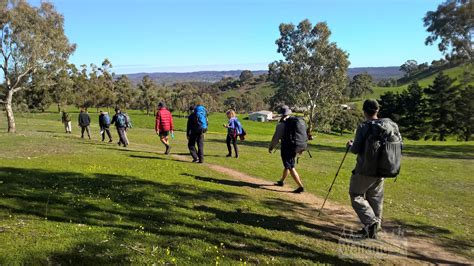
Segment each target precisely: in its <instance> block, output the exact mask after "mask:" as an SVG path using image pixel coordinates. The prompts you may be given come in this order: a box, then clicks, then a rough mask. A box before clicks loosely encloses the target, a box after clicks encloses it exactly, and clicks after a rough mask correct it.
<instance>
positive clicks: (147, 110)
mask: <svg viewBox="0 0 474 266" xmlns="http://www.w3.org/2000/svg"><path fill="white" fill-rule="evenodd" d="M146 115H147V116H148V115H150V108H149V107H147V108H146Z"/></svg>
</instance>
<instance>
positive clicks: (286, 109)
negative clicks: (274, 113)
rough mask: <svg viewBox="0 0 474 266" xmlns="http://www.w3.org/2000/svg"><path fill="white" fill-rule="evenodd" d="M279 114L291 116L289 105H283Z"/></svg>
mask: <svg viewBox="0 0 474 266" xmlns="http://www.w3.org/2000/svg"><path fill="white" fill-rule="evenodd" d="M279 113H280V114H281V115H284V116H287V115H291V110H290V107H288V105H283V106H282V107H280V112H279Z"/></svg>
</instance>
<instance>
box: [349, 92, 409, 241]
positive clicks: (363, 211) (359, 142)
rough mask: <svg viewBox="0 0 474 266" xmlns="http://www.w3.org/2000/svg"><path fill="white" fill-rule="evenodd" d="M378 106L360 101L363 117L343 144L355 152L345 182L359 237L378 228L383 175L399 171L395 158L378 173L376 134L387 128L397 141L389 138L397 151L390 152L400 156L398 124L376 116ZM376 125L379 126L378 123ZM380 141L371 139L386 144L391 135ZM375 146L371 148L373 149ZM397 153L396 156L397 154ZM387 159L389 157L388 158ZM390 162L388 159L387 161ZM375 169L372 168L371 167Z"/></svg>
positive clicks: (370, 236) (366, 101) (386, 175)
mask: <svg viewBox="0 0 474 266" xmlns="http://www.w3.org/2000/svg"><path fill="white" fill-rule="evenodd" d="M379 109H380V106H379V104H378V102H377V101H376V100H373V99H369V100H365V102H364V104H363V111H364V116H365V118H366V121H365V122H363V123H362V124H361V125H359V127H358V128H357V131H356V134H355V138H354V141H352V140H350V141H349V142H347V148H348V149H350V151H351V152H352V153H354V154H357V163H356V166H355V168H354V170H353V171H352V176H351V179H350V185H349V194H350V197H351V202H352V207H353V209H354V211H355V212H356V213H357V215H358V216H359V219H360V221H361V223H362V224H363V225H364V227H363V228H362V229H361V230H360V231H358V232H357V235H359V236H361V237H363V238H377V231H378V230H380V229H381V222H382V209H383V197H384V177H389V176H390V177H391V176H396V175H397V174H398V172H399V171H400V165H399V161H398V169H395V168H397V166H395V168H393V167H392V166H390V167H392V169H391V170H392V171H393V170H394V171H395V172H394V173H388V172H385V173H383V172H382V174H380V173H381V171H380V167H379V165H378V164H381V162H382V159H381V158H383V154H382V156H380V155H379V154H375V153H373V154H372V156H371V155H370V154H371V153H372V151H373V150H374V149H373V147H374V144H373V143H375V142H376V141H379V140H380V139H381V138H379V137H377V136H382V135H383V136H385V133H387V132H390V133H389V135H392V137H390V138H394V140H398V142H391V143H388V144H387V145H392V146H390V149H391V150H392V151H397V155H395V153H394V155H395V156H391V157H392V158H394V159H396V160H400V159H401V135H400V132H399V131H398V126H397V124H395V123H394V122H392V121H391V120H390V119H388V118H383V119H379V118H378V111H379ZM378 125H380V126H378ZM383 141H384V142H383V143H382V144H380V143H381V142H378V143H375V145H377V147H380V145H386V144H385V143H387V142H390V141H393V140H392V139H389V140H387V139H385V140H383ZM376 149H377V148H375V150H376ZM397 157H398V158H397ZM389 160H390V159H389ZM389 164H390V163H389ZM374 169H375V170H374Z"/></svg>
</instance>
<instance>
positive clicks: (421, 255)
mask: <svg viewBox="0 0 474 266" xmlns="http://www.w3.org/2000/svg"><path fill="white" fill-rule="evenodd" d="M172 156H173V157H174V158H175V159H177V160H180V161H190V158H189V157H188V156H182V155H172ZM204 165H205V166H207V167H208V168H210V169H211V170H213V171H216V172H218V173H222V174H224V175H226V176H228V177H231V178H233V179H235V180H238V181H242V182H245V183H249V184H252V186H250V185H249V187H248V189H249V190H258V189H265V190H267V191H270V192H272V191H273V193H279V194H278V195H279V197H280V198H281V197H284V198H285V199H286V200H288V201H290V202H294V203H298V204H295V208H294V211H295V213H296V214H297V215H298V216H299V217H300V218H301V219H304V220H305V221H306V222H308V223H312V224H314V225H316V226H324V227H326V228H327V227H330V228H332V229H334V230H338V231H340V233H339V235H338V236H337V239H338V241H339V244H340V247H341V248H342V249H341V252H342V253H340V254H342V255H346V256H352V255H354V254H357V255H356V256H354V258H358V259H364V256H367V257H366V258H373V257H374V256H375V257H379V258H380V259H382V260H388V261H390V263H396V264H407V263H409V264H413V263H415V264H426V263H434V264H473V263H474V262H473V261H472V260H469V259H467V258H464V257H462V256H460V255H457V254H454V253H452V252H449V251H448V250H446V249H445V248H443V247H440V246H439V245H437V244H436V243H435V242H434V240H433V239H432V238H429V237H426V236H422V235H418V234H416V233H415V232H411V231H409V230H406V229H404V231H399V228H400V225H398V224H396V223H394V222H392V221H384V224H383V226H384V228H383V232H382V233H381V234H380V236H381V237H380V240H354V239H352V238H350V233H349V230H344V228H347V229H359V228H360V223H359V220H358V218H357V216H356V215H355V213H354V212H353V210H352V209H351V208H350V207H348V206H343V205H341V204H337V203H334V202H331V201H328V202H326V205H325V207H324V210H323V212H322V213H321V215H319V216H318V214H319V208H320V207H321V204H322V202H323V200H324V199H322V198H319V197H317V196H315V195H313V194H310V193H302V194H293V193H288V192H291V190H290V189H289V188H286V187H278V186H274V185H273V183H271V182H269V181H266V180H262V179H259V178H255V177H252V176H249V175H247V174H245V173H242V172H239V171H237V170H234V169H230V168H227V167H224V166H221V165H216V164H209V163H205V164H204ZM255 184H257V185H258V186H257V187H256V186H255ZM400 233H402V234H400ZM361 250H362V251H363V252H360V251H361ZM346 251H347V252H346ZM378 255H380V256H378Z"/></svg>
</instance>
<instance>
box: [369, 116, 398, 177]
mask: <svg viewBox="0 0 474 266" xmlns="http://www.w3.org/2000/svg"><path fill="white" fill-rule="evenodd" d="M368 123H369V131H368V133H367V137H366V138H365V143H364V164H363V165H362V168H361V171H360V174H362V175H366V176H373V177H396V176H397V175H398V174H399V173H400V168H401V160H402V145H403V142H402V136H401V135H400V131H399V129H398V125H397V124H396V123H395V122H393V121H392V120H390V119H389V118H382V119H379V120H373V121H369V122H368Z"/></svg>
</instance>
